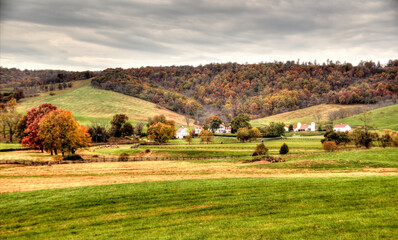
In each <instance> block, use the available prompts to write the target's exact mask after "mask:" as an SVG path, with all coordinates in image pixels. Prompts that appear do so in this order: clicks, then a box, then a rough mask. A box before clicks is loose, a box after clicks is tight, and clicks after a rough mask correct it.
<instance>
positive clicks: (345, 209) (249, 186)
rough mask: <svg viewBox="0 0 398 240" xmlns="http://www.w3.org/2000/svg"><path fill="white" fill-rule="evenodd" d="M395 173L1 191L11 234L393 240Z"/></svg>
mask: <svg viewBox="0 0 398 240" xmlns="http://www.w3.org/2000/svg"><path fill="white" fill-rule="evenodd" d="M397 188H398V178H397V177H356V178H305V179H303V178H294V179H287V178H278V179H272V178H271V179H270V178H268V179H264V178H263V179H260V178H253V179H213V180H188V181H175V182H168V181H166V182H151V183H135V184H122V185H104V186H94V187H81V188H70V189H62V190H45V191H33V192H25V193H9V194H1V195H0V215H1V216H2V218H0V234H1V237H2V238H7V239H32V238H35V239H38V238H45V239H94V238H96V239H109V238H116V239H208V238H210V239H297V238H306V239H325V238H326V239H342V238H343V239H378V238H386V239H394V238H396V237H397V236H398V217H397V212H398V191H396V189H397Z"/></svg>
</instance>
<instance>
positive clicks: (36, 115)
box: [21, 103, 57, 152]
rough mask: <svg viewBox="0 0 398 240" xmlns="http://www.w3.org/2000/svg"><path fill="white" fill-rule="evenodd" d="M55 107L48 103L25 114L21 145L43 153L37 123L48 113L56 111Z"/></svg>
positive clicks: (41, 139)
mask: <svg viewBox="0 0 398 240" xmlns="http://www.w3.org/2000/svg"><path fill="white" fill-rule="evenodd" d="M56 109H57V107H56V106H54V105H51V104H49V103H44V104H41V105H40V106H38V107H37V108H32V109H31V110H29V111H28V112H27V114H26V115H27V119H26V129H25V133H26V134H27V136H25V137H24V138H23V139H22V142H21V143H22V145H23V146H26V147H30V148H33V149H40V150H41V151H42V152H43V138H41V137H39V135H38V133H39V122H40V120H41V119H42V118H43V117H44V116H45V115H47V114H48V113H50V112H52V111H54V110H56Z"/></svg>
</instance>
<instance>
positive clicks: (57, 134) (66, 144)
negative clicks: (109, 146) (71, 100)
mask: <svg viewBox="0 0 398 240" xmlns="http://www.w3.org/2000/svg"><path fill="white" fill-rule="evenodd" d="M38 135H39V137H41V138H42V139H44V140H43V147H44V150H46V151H47V152H51V155H52V154H53V152H54V153H55V155H57V153H58V151H61V152H62V155H64V153H65V152H69V153H74V152H75V151H76V150H77V149H79V148H86V147H89V146H90V142H91V138H90V135H89V134H88V132H87V129H85V128H84V127H82V126H79V124H78V123H77V122H76V120H75V118H74V117H73V116H72V113H71V112H69V111H65V110H62V109H58V110H55V111H52V112H50V113H48V114H47V115H45V116H44V117H43V118H42V119H41V121H40V123H39V134H38Z"/></svg>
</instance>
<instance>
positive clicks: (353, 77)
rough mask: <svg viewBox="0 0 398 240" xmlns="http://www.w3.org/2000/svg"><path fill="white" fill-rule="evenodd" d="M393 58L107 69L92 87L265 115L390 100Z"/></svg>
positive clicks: (396, 86) (187, 110)
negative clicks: (383, 60) (357, 61)
mask: <svg viewBox="0 0 398 240" xmlns="http://www.w3.org/2000/svg"><path fill="white" fill-rule="evenodd" d="M397 73H398V60H393V61H389V63H388V64H387V65H385V66H381V65H380V64H376V63H374V62H372V61H370V62H361V63H360V64H358V65H357V66H353V65H352V64H350V63H339V62H337V63H333V62H331V61H328V62H327V63H325V64H322V65H318V64H313V63H296V62H286V63H283V62H274V63H259V64H237V63H225V64H208V65H204V66H198V67H192V66H170V67H142V68H130V69H120V68H117V69H106V70H104V71H103V72H102V73H101V74H99V75H98V76H97V77H95V78H94V80H93V81H92V86H94V87H97V88H102V89H107V90H112V91H117V92H121V93H124V94H127V95H131V96H135V97H138V98H141V99H144V100H148V101H151V102H153V103H157V104H159V105H161V106H164V107H166V108H168V109H170V110H173V111H178V112H180V113H184V114H188V115H192V117H194V118H197V117H198V115H199V114H198V112H199V113H200V112H201V110H202V109H204V112H203V113H204V115H209V114H219V115H220V116H221V117H222V118H224V120H226V121H228V120H231V119H232V117H233V116H236V115H237V114H239V113H249V114H250V115H251V116H252V118H258V117H264V116H269V115H273V114H277V113H282V112H286V111H290V110H295V109H301V108H305V107H309V106H313V105H318V104H322V103H333V104H371V103H375V102H378V101H382V100H388V99H392V100H393V101H395V100H396V99H397V94H398V74H397Z"/></svg>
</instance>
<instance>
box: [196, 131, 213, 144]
mask: <svg viewBox="0 0 398 240" xmlns="http://www.w3.org/2000/svg"><path fill="white" fill-rule="evenodd" d="M199 137H200V141H201V142H206V143H207V144H209V142H213V139H214V134H213V133H212V132H210V131H208V130H202V131H200V133H199Z"/></svg>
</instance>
